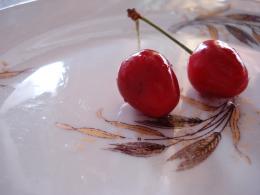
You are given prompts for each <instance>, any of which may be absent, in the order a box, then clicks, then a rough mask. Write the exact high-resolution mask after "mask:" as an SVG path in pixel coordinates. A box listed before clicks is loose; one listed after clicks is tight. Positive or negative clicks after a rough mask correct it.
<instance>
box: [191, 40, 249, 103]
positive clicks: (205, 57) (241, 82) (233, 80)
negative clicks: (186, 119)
mask: <svg viewBox="0 0 260 195" xmlns="http://www.w3.org/2000/svg"><path fill="white" fill-rule="evenodd" d="M188 77H189V80H190V82H191V84H192V85H193V87H194V88H195V89H196V90H197V91H198V92H200V93H201V94H202V95H205V96H210V97H217V98H231V97H234V96H237V95H238V94H240V93H241V92H242V91H244V90H245V88H246V87H247V85H248V73H247V69H246V67H245V65H244V64H243V62H242V60H241V58H240V56H239V55H238V53H237V52H236V51H235V50H234V49H233V48H231V47H230V46H228V44H227V43H225V42H222V41H219V40H208V41H205V42H203V43H201V44H200V45H199V46H198V47H197V48H196V49H195V51H194V52H193V54H192V55H191V56H190V59H189V64H188Z"/></svg>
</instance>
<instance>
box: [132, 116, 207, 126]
mask: <svg viewBox="0 0 260 195" xmlns="http://www.w3.org/2000/svg"><path fill="white" fill-rule="evenodd" d="M136 122H137V123H140V124H143V125H146V126H150V127H158V128H180V127H186V126H194V125H197V124H200V123H201V122H203V120H201V119H200V118H189V117H185V116H180V115H168V116H166V117H162V118H153V119H150V120H143V121H136Z"/></svg>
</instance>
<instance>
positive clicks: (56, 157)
mask: <svg viewBox="0 0 260 195" xmlns="http://www.w3.org/2000/svg"><path fill="white" fill-rule="evenodd" d="M166 2H168V7H167V6H164V5H165V4H163V3H166ZM169 2H170V1H162V3H157V4H156V3H155V1H147V2H139V1H131V2H127V3H126V2H125V1H109V2H103V1H95V2H94V1H77V2H75V1H56V2H52V1H34V2H32V3H29V4H24V5H21V6H18V7H13V8H10V9H6V10H2V11H1V12H0V24H1V29H0V35H1V37H0V40H1V41H0V43H1V47H0V52H1V55H0V59H1V60H3V61H5V62H7V63H8V64H9V67H6V68H7V69H8V70H10V71H13V70H24V69H26V70H27V71H25V72H23V73H21V74H19V75H18V76H16V77H12V78H9V79H0V84H2V85H7V86H5V87H1V88H0V151H1V160H0V173H1V176H0V191H1V194H5V195H11V194H21V195H28V194H29V195H35V194H39V195H46V194H49V195H51V194H53V195H54V194H55V195H56V194H62V195H70V194H78V195H80V194H93V195H94V194H97V195H99V194H111V195H117V194H118V195H119V194H125V195H127V194H135V195H145V194H149V195H155V194H165V195H166V194H175V195H183V194H203V195H206V194H211V195H219V194H223V195H226V194H227V195H244V194H248V195H258V194H259V193H260V186H259V181H260V155H259V151H258V148H259V147H260V141H259V140H260V131H259V112H258V110H259V108H260V92H259V91H258V88H259V87H258V86H259V85H260V69H259V62H258V61H259V60H258V58H259V52H258V51H256V50H253V49H250V48H248V47H246V46H244V45H241V44H237V43H236V42H233V44H232V43H231V45H232V46H233V47H235V48H236V49H237V50H238V52H239V53H240V55H241V57H242V58H243V60H244V61H245V64H247V67H248V71H249V75H250V84H249V86H248V88H247V90H246V91H245V92H244V93H242V94H241V95H240V99H241V101H240V106H241V112H242V115H241V120H240V124H239V125H240V129H241V135H242V140H241V143H240V146H241V149H242V150H243V151H244V152H245V153H246V154H247V155H249V156H250V158H251V160H252V164H251V165H249V164H248V163H247V162H245V161H244V160H243V158H241V157H240V156H239V155H238V153H237V152H236V151H235V149H234V147H233V144H232V139H231V135H230V133H229V130H228V128H227V130H226V131H225V132H224V134H223V138H222V140H221V143H220V144H219V146H218V147H217V149H216V151H215V152H214V153H213V154H212V155H211V156H210V157H209V158H208V159H207V160H206V161H204V162H203V163H201V164H200V165H199V166H197V167H195V168H193V169H190V170H187V171H183V172H176V171H174V170H175V168H176V164H174V163H173V162H166V160H167V158H169V156H170V155H172V153H173V152H174V151H175V150H176V149H175V148H172V149H171V150H167V151H166V152H164V153H162V154H160V155H158V156H155V157H151V158H135V157H131V156H127V155H123V154H120V153H113V152H111V151H106V150H103V149H104V148H105V147H107V145H108V144H109V143H114V141H113V140H112V141H108V140H102V139H98V138H93V137H88V136H86V135H84V134H80V133H79V132H74V131H66V130H63V129H59V128H57V127H55V123H56V122H64V123H68V124H71V125H73V126H77V127H80V126H88V127H95V128H99V129H103V130H107V131H110V132H114V133H118V132H119V131H120V129H118V128H115V127H113V126H111V125H109V124H107V123H105V122H104V121H102V120H100V119H98V118H97V116H96V112H97V110H99V109H100V108H103V109H104V114H105V115H106V117H107V118H110V119H113V120H120V121H125V122H129V123H133V121H134V120H136V119H137V118H138V117H139V115H140V114H139V113H137V112H136V111H134V110H133V109H132V108H130V107H129V106H127V105H125V104H124V102H123V100H122V98H121V96H120V95H119V93H118V90H117V86H116V77H117V70H118V67H119V65H120V63H121V61H122V60H123V59H124V58H126V57H127V56H129V55H130V54H132V53H134V52H135V51H136V50H137V45H136V36H135V30H134V24H133V22H132V21H130V20H129V19H128V18H127V17H126V13H125V9H126V8H128V7H137V8H139V9H141V10H147V9H151V10H153V12H151V13H150V14H147V15H148V16H149V17H150V18H152V19H154V20H155V21H156V22H157V23H159V24H161V25H162V26H163V27H165V28H168V27H169V26H170V25H171V24H172V23H176V22H178V20H179V19H183V17H182V15H180V14H176V13H177V12H173V10H174V6H175V5H177V3H178V2H177V3H175V4H172V7H170V8H169V6H170V3H169ZM188 2H189V1H185V4H183V5H184V7H185V5H190V4H189V3H188ZM214 5H216V6H219V3H215V4H214ZM166 8H167V9H166ZM176 11H178V12H181V10H176ZM173 18H174V21H173ZM141 26H142V34H141V37H142V48H152V49H155V50H157V51H160V52H161V53H163V54H164V55H165V56H166V57H167V58H168V59H169V60H170V61H171V62H172V63H173V65H174V70H175V72H176V74H177V77H178V79H179V81H180V86H181V87H182V88H183V93H189V95H192V96H194V97H195V98H198V95H197V94H196V92H194V91H193V89H191V86H190V85H189V83H188V81H187V77H186V72H185V69H186V67H185V66H186V63H187V59H188V55H187V54H186V53H185V52H184V51H182V50H181V49H179V48H178V47H177V46H175V45H174V44H173V43H171V42H170V41H169V40H168V39H166V38H165V37H163V36H162V35H160V34H159V33H157V32H155V31H154V30H152V29H151V28H150V27H148V26H147V25H144V24H142V25H141ZM188 32H189V31H188V30H186V31H183V33H178V34H176V36H177V37H178V38H179V39H181V40H189V41H186V42H187V44H188V45H189V46H190V47H191V48H194V47H195V46H196V45H197V44H198V43H199V42H201V40H204V39H205V37H203V36H193V35H191V34H190V33H188ZM205 36H207V35H205ZM158 43H160V44H158ZM174 112H176V113H182V114H196V112H192V113H190V112H189V111H187V110H185V109H184V107H183V106H182V105H179V107H178V108H177V109H176V110H175V111H174ZM124 133H125V132H124ZM126 135H127V136H135V134H131V133H128V134H126Z"/></svg>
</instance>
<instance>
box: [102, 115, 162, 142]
mask: <svg viewBox="0 0 260 195" xmlns="http://www.w3.org/2000/svg"><path fill="white" fill-rule="evenodd" d="M97 116H98V117H99V118H101V119H103V120H104V121H105V122H107V123H109V124H111V125H113V126H115V127H118V128H122V129H128V130H131V131H134V132H136V133H140V134H143V135H150V136H159V137H165V135H164V134H162V133H161V132H160V131H157V130H155V129H151V128H148V127H145V126H142V125H132V124H127V123H123V122H119V121H110V120H108V119H106V118H105V117H104V116H103V115H102V110H99V111H98V112H97Z"/></svg>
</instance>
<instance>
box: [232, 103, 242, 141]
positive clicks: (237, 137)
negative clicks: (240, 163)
mask: <svg viewBox="0 0 260 195" xmlns="http://www.w3.org/2000/svg"><path fill="white" fill-rule="evenodd" d="M239 117H240V111H239V109H238V107H235V108H234V110H233V112H232V115H231V118H230V121H229V124H230V129H231V132H232V139H233V143H234V145H237V144H238V143H239V141H240V130H239V128H238V124H237V123H238V121H239Z"/></svg>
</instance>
